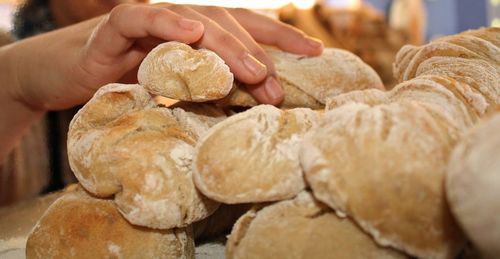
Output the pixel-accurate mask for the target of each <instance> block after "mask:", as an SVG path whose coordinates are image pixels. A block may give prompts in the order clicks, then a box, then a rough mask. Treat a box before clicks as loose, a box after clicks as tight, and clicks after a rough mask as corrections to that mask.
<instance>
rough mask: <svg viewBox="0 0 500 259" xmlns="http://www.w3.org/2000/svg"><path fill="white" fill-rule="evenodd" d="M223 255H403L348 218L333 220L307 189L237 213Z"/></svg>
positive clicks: (349, 258) (352, 258)
mask: <svg viewBox="0 0 500 259" xmlns="http://www.w3.org/2000/svg"><path fill="white" fill-rule="evenodd" d="M226 257H227V258H228V259H242V258H259V259H264V258H297V259H299V258H304V259H306V258H315V259H320V258H325V259H326V258H336V259H357V258H359V259H362V258H363V259H364V258H374V259H375V258H384V259H389V258H408V257H407V256H405V255H404V254H402V253H399V252H397V251H395V250H393V249H391V248H383V247H380V246H378V245H377V244H376V243H375V242H374V241H373V239H371V238H370V236H369V235H367V234H366V233H364V232H363V231H362V230H361V229H359V227H358V226H356V225H355V224H354V223H353V222H352V221H351V220H350V219H348V218H339V217H338V216H337V215H335V213H334V212H333V210H331V209H329V208H328V207H326V206H324V205H322V204H320V203H318V202H316V201H315V200H314V199H313V197H312V195H311V194H309V193H307V192H302V193H300V194H299V195H298V196H297V197H296V198H295V199H293V200H287V201H281V202H278V203H275V204H272V205H269V206H267V207H264V208H262V209H260V210H252V211H249V212H247V213H246V214H245V215H243V216H242V217H241V218H240V219H239V220H238V221H237V223H236V224H235V226H234V227H233V231H232V232H231V235H230V236H229V239H228V241H227V245H226Z"/></svg>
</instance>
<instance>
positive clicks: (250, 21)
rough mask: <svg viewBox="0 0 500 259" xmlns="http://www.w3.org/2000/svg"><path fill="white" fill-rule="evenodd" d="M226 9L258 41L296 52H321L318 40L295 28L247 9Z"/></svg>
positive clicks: (309, 53)
mask: <svg viewBox="0 0 500 259" xmlns="http://www.w3.org/2000/svg"><path fill="white" fill-rule="evenodd" d="M228 11H229V13H231V14H232V15H233V17H234V18H235V19H236V20H237V21H238V22H239V24H240V25H241V26H242V27H243V28H245V30H247V31H248V32H249V34H250V35H251V36H252V37H253V38H254V39H255V40H256V41H258V42H261V43H264V44H267V45H273V46H277V47H279V48H280V49H282V50H284V51H287V52H292V53H296V54H305V55H311V56H316V55H320V54H321V53H322V52H323V43H322V42H321V41H320V40H318V39H315V38H312V37H309V36H307V35H306V34H304V32H302V31H300V30H299V29H297V28H294V27H292V26H290V25H287V24H284V23H282V22H280V21H277V20H274V19H272V18H270V17H267V16H264V15H261V14H258V13H256V12H254V11H251V10H247V9H242V8H234V9H228Z"/></svg>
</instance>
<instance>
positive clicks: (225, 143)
mask: <svg viewBox="0 0 500 259" xmlns="http://www.w3.org/2000/svg"><path fill="white" fill-rule="evenodd" d="M318 119H319V113H318V112H315V111H313V110H310V109H293V110H285V111H283V110H279V109H278V108H276V107H274V106H270V105H260V106H257V107H254V108H252V109H250V110H247V111H245V112H242V113H239V114H236V115H233V116H232V117H229V118H228V119H226V120H225V121H223V122H221V123H219V124H217V125H216V126H214V127H213V128H211V129H210V131H209V132H208V133H207V134H206V135H205V137H204V138H203V139H202V140H200V142H199V143H198V145H197V147H196V151H195V158H194V160H193V175H194V182H195V184H196V187H197V188H198V189H199V190H200V191H201V192H202V193H203V194H205V195H206V196H207V197H209V198H211V199H214V200H216V201H219V202H222V203H228V204H234V203H250V202H253V203H255V202H265V201H276V200H282V199H287V198H291V197H293V196H295V195H296V194H297V193H299V192H300V191H301V190H302V189H304V187H305V184H304V179H303V176H302V168H301V167H300V163H299V160H298V151H299V143H300V141H301V139H302V135H303V134H304V133H305V132H306V131H307V130H309V129H310V128H311V127H312V126H313V125H314V124H315V123H316V121H317V120H318Z"/></svg>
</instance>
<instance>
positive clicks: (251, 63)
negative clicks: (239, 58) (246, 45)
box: [243, 54, 267, 77]
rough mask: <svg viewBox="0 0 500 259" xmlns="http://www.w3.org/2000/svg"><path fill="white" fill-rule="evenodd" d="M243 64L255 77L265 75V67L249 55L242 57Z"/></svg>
mask: <svg viewBox="0 0 500 259" xmlns="http://www.w3.org/2000/svg"><path fill="white" fill-rule="evenodd" d="M243 64H244V65H245V67H246V68H247V69H248V71H250V73H252V74H253V75H254V76H256V77H259V76H263V74H265V73H267V69H266V66H265V65H264V64H262V63H261V62H260V61H259V60H258V59H256V58H255V57H254V56H252V55H250V54H246V55H245V57H243Z"/></svg>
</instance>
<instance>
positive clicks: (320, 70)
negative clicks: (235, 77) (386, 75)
mask: <svg viewBox="0 0 500 259" xmlns="http://www.w3.org/2000/svg"><path fill="white" fill-rule="evenodd" d="M266 51H267V53H268V54H269V55H270V57H271V58H272V60H273V62H274V65H275V68H276V72H277V75H278V80H279V81H280V82H281V85H282V86H283V90H284V92H285V99H284V101H283V103H282V104H281V108H296V107H308V108H311V109H319V108H322V107H323V106H324V104H325V102H326V99H327V98H328V97H332V96H336V95H339V94H341V93H345V92H348V91H353V90H363V89H368V88H376V89H384V86H383V84H382V81H381V79H380V77H379V76H378V75H377V73H376V72H375V71H374V70H373V69H372V68H371V67H370V66H368V65H367V64H365V63H364V62H363V61H362V60H361V59H360V58H358V57H357V56H356V55H354V54H352V53H350V52H348V51H345V50H340V49H333V48H328V49H325V50H324V51H323V54H322V55H321V56H318V57H305V56H300V55H295V54H290V53H286V52H282V51H280V50H277V49H274V48H266ZM220 104H222V105H232V106H245V107H249V106H255V105H257V104H258V103H257V102H256V101H255V100H254V99H253V97H252V96H251V95H250V94H248V93H246V92H245V91H244V89H243V87H242V86H241V85H239V86H238V85H237V87H236V88H235V89H234V90H233V91H232V92H231V94H230V95H229V96H228V97H226V98H225V99H223V100H222V101H221V102H220Z"/></svg>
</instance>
